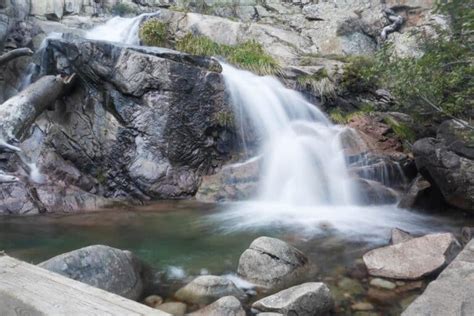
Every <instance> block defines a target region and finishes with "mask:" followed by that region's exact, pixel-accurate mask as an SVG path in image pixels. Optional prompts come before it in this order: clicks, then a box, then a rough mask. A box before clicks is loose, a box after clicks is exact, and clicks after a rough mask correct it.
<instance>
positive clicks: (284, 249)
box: [237, 237, 310, 289]
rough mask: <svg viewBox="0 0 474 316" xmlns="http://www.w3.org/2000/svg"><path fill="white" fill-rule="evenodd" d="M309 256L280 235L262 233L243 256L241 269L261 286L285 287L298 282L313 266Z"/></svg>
mask: <svg viewBox="0 0 474 316" xmlns="http://www.w3.org/2000/svg"><path fill="white" fill-rule="evenodd" d="M309 266H310V264H309V260H308V258H307V257H306V256H305V255H304V254H303V253H302V252H301V251H299V250H298V249H296V248H294V247H293V246H291V245H289V244H287V243H286V242H284V241H281V240H279V239H276V238H270V237H259V238H257V239H255V240H254V241H253V242H252V243H251V244H250V246H249V248H248V249H247V250H245V251H244V252H243V253H242V255H241V256H240V259H239V266H238V270H237V272H238V273H239V275H241V276H242V277H243V278H244V279H247V280H249V281H250V282H252V283H255V284H256V285H257V286H261V287H264V288H270V289H281V288H284V287H286V286H289V285H292V284H295V283H297V282H298V281H299V280H300V279H301V278H302V277H303V276H304V275H305V273H306V272H308V270H309Z"/></svg>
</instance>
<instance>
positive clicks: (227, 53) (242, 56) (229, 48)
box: [176, 33, 280, 75]
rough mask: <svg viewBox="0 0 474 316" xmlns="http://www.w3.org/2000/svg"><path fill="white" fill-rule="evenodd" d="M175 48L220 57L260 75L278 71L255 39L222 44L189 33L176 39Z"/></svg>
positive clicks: (273, 60)
mask: <svg viewBox="0 0 474 316" xmlns="http://www.w3.org/2000/svg"><path fill="white" fill-rule="evenodd" d="M176 49H177V50H179V51H182V52H186V53H188V54H192V55H200V56H216V57H221V58H224V59H226V60H227V61H228V62H229V63H231V64H233V65H235V66H237V67H240V68H243V69H246V70H250V71H253V72H255V73H258V74H260V75H273V74H276V73H278V72H279V71H280V66H279V64H278V62H277V61H276V60H275V59H274V58H273V57H272V56H270V55H268V54H267V53H266V52H265V51H264V49H263V47H262V45H260V44H259V43H257V42H255V41H247V42H244V43H241V44H237V45H224V44H218V43H216V42H214V41H213V40H211V39H210V38H208V37H206V36H200V35H197V36H196V35H193V34H190V33H189V34H186V35H185V36H184V37H182V38H180V39H178V40H177V41H176Z"/></svg>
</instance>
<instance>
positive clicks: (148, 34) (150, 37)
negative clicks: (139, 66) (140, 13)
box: [140, 19, 169, 47]
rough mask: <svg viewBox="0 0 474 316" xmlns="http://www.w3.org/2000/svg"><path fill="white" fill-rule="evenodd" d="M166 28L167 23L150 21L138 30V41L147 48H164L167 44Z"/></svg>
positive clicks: (155, 20)
mask: <svg viewBox="0 0 474 316" xmlns="http://www.w3.org/2000/svg"><path fill="white" fill-rule="evenodd" d="M168 28H169V25H168V23H165V22H162V21H160V20H158V19H150V20H148V21H146V22H145V23H143V25H142V26H141V28H140V40H141V41H142V42H143V44H145V45H147V46H160V47H165V46H167V45H168V42H169V32H168Z"/></svg>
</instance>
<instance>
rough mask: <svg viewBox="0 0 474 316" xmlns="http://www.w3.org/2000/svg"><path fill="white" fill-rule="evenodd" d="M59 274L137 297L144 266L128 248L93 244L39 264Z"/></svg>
mask: <svg viewBox="0 0 474 316" xmlns="http://www.w3.org/2000/svg"><path fill="white" fill-rule="evenodd" d="M39 266H40V267H41V268H44V269H47V270H49V271H52V272H55V273H58V274H61V275H63V276H66V277H68V278H71V279H74V280H76V281H80V282H83V283H86V284H89V285H92V286H95V287H97V288H100V289H103V290H106V291H109V292H112V293H115V294H118V295H121V296H123V297H126V298H128V299H132V300H137V299H139V298H140V296H141V295H142V292H143V288H144V282H143V280H142V277H141V275H142V273H143V271H144V266H143V265H142V264H141V263H140V262H139V260H138V259H137V258H136V257H135V256H134V255H133V254H132V253H131V252H129V251H123V250H120V249H116V248H112V247H108V246H103V245H94V246H89V247H85V248H81V249H78V250H74V251H71V252H67V253H64V254H62V255H59V256H56V257H53V258H51V259H49V260H47V261H45V262H42V263H40V264H39Z"/></svg>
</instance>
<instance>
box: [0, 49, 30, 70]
mask: <svg viewBox="0 0 474 316" xmlns="http://www.w3.org/2000/svg"><path fill="white" fill-rule="evenodd" d="M31 55H33V51H32V50H31V49H29V48H26V47H24V48H17V49H14V50H11V51H9V52H8V53H5V54H3V55H1V56H0V66H2V65H5V64H7V63H8V62H10V61H12V60H13V59H15V58H18V57H22V56H31Z"/></svg>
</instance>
